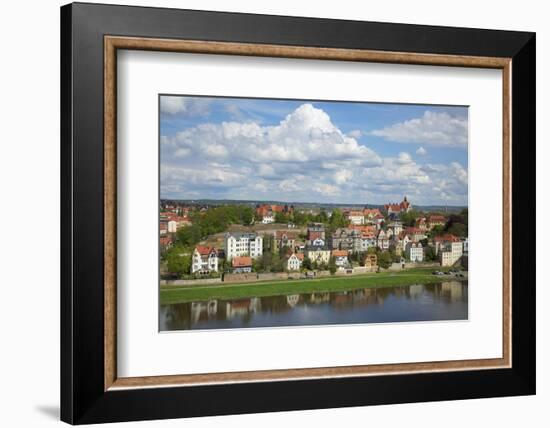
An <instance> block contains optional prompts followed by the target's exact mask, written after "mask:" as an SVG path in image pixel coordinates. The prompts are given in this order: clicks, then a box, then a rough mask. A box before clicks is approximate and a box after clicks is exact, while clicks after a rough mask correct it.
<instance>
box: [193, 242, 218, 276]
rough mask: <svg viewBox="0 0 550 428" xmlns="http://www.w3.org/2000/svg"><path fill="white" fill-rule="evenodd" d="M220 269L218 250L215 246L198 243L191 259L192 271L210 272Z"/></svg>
mask: <svg viewBox="0 0 550 428" xmlns="http://www.w3.org/2000/svg"><path fill="white" fill-rule="evenodd" d="M217 271H218V252H217V251H216V249H215V248H214V247H205V246H202V245H197V246H196V247H195V250H194V251H193V256H192V260H191V273H204V274H207V273H210V272H217Z"/></svg>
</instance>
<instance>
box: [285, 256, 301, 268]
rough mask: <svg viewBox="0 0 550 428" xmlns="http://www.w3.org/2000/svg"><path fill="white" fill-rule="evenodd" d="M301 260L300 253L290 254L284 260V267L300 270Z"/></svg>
mask: <svg viewBox="0 0 550 428" xmlns="http://www.w3.org/2000/svg"><path fill="white" fill-rule="evenodd" d="M303 261H304V255H303V254H302V253H294V254H291V255H290V256H289V257H288V258H287V260H286V268H287V270H289V271H296V270H300V268H301V267H302V262H303Z"/></svg>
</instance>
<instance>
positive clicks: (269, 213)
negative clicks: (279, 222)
mask: <svg viewBox="0 0 550 428" xmlns="http://www.w3.org/2000/svg"><path fill="white" fill-rule="evenodd" d="M293 212H294V207H293V206H292V205H272V204H258V205H256V216H257V217H259V218H261V219H262V223H263V224H270V223H275V215H276V214H277V213H280V214H285V215H290V214H292V213H293Z"/></svg>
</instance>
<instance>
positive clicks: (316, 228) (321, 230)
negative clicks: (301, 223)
mask: <svg viewBox="0 0 550 428" xmlns="http://www.w3.org/2000/svg"><path fill="white" fill-rule="evenodd" d="M306 238H307V240H308V241H314V240H316V239H321V240H323V241H324V240H325V226H323V223H311V224H309V225H308V226H307V236H306Z"/></svg>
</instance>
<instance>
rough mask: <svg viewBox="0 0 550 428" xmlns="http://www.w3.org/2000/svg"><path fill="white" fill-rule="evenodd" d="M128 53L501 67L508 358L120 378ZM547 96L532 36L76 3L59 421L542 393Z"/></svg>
mask: <svg viewBox="0 0 550 428" xmlns="http://www.w3.org/2000/svg"><path fill="white" fill-rule="evenodd" d="M107 18H108V19H107ZM123 49H124V50H143V51H160V52H186V53H200V54H211V55H219V54H223V55H236V56H257V57H278V58H300V59H315V60H336V61H360V62H371V63H392V64H415V65H444V66H450V67H452V66H460V67H473V68H494V69H500V70H502V73H503V80H502V81H503V115H502V123H503V148H504V149H503V159H502V163H503V183H504V188H503V208H504V209H503V226H504V227H503V234H502V236H503V243H504V244H503V247H504V251H503V254H502V257H503V279H504V281H503V308H502V310H503V323H502V327H503V328H502V334H503V344H504V346H503V355H502V358H499V359H498V360H494V359H491V360H484V359H479V360H476V361H464V360H456V361H443V362H430V361H428V362H422V363H410V364H395V365H394V364H391V365H379V366H373V365H367V366H344V367H323V368H319V367H311V368H306V369H303V368H301V369H286V370H264V371H252V372H232V373H217V374H209V373H204V374H194V375H183V376H180V375H177V374H174V376H149V377H143V378H119V377H118V376H117V368H116V352H117V293H116V275H117V229H116V218H117V217H116V216H117V212H116V207H117V199H116V194H117V191H116V190H117V187H116V186H117V168H116V160H117V152H116V133H117V111H116V102H117V86H116V76H117V59H116V53H117V50H123ZM535 96H536V88H535V34H534V33H526V32H511V31H495V30H481V29H464V28H448V27H433V26H420V25H409V24H389V23H373V22H358V21H339V20H328V19H314V18H296V17H283V16H267V15H250V14H237V13H221V12H205V11H191V10H176V9H160V8H142V7H128V6H108V5H92V4H84V3H73V4H69V5H66V6H63V7H62V8H61V195H62V197H61V201H62V202H61V419H62V420H63V421H65V422H68V423H71V424H85V423H98V422H117V421H130V420H145V419H165V418H178V417H192V416H204V415H223V414H237V413H252V412H254V413H257V412H270V411H283V410H300V409H316V408H328V407H346V406H363V405H374V404H391V403H405V402H418V401H439V400H452V399H467V398H482V397H498V396H512V395H529V394H534V393H535V287H534V284H535V261H534V259H533V258H532V257H527V256H525V254H527V253H528V251H529V250H530V249H531V248H533V247H534V244H535V222H534V217H535V214H534V212H535V211H534V209H535ZM518 142H520V143H518ZM498 161H499V160H498ZM488 162H489V161H488ZM495 162H496V161H495ZM514 206H516V207H521V209H516V210H514V208H513V207H514ZM512 243H513V244H512Z"/></svg>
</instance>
